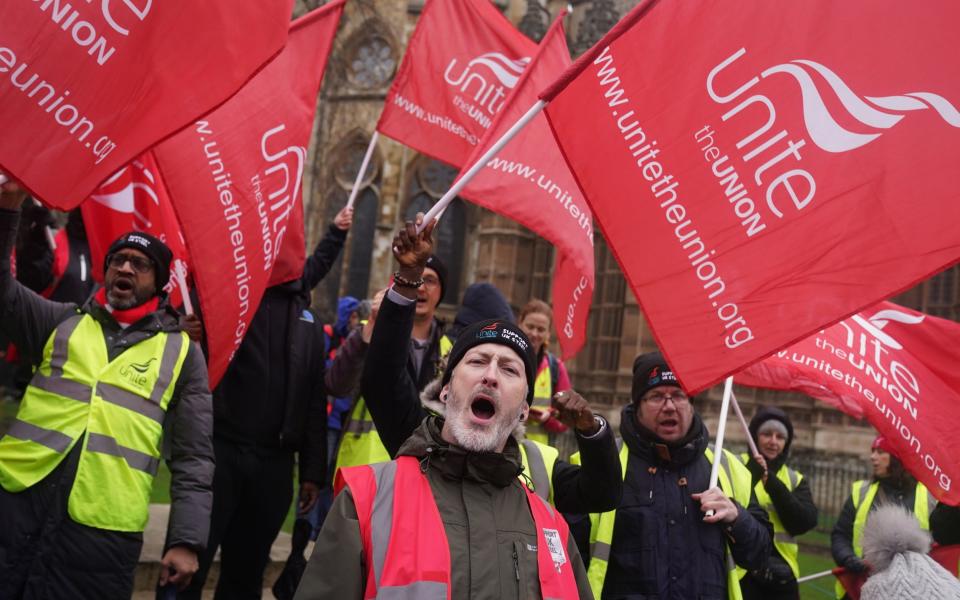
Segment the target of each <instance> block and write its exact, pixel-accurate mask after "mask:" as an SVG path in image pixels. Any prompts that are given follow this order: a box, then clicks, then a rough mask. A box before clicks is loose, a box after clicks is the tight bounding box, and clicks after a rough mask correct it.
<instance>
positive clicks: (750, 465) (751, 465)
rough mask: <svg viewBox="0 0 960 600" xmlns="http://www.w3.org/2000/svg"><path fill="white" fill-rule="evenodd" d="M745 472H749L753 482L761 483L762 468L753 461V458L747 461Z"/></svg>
mask: <svg viewBox="0 0 960 600" xmlns="http://www.w3.org/2000/svg"><path fill="white" fill-rule="evenodd" d="M747 470H748V471H750V475H752V476H753V480H754V481H763V467H761V466H760V463H758V462H757V461H755V460H753V457H752V456H751V457H750V460H748V461H747Z"/></svg>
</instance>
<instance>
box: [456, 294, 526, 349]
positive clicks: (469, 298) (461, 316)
mask: <svg viewBox="0 0 960 600" xmlns="http://www.w3.org/2000/svg"><path fill="white" fill-rule="evenodd" d="M486 319H500V320H501V321H508V322H510V323H513V322H514V317H513V309H511V308H510V303H509V302H507V299H506V298H504V297H503V294H502V293H501V292H500V290H498V289H497V288H496V286H494V285H493V284H491V283H474V284H471V285H470V286H468V287H467V289H466V291H465V292H464V293H463V303H462V304H461V305H460V310H458V311H457V316H456V318H454V320H453V325H452V326H451V327H450V329H449V330H448V331H447V334H448V335H449V336H450V338H451V339H452V340H456V339H457V336H458V335H460V332H461V331H463V330H464V329H465V328H466V327H469V326H470V325H473V324H474V323H476V322H478V321H484V320H486Z"/></svg>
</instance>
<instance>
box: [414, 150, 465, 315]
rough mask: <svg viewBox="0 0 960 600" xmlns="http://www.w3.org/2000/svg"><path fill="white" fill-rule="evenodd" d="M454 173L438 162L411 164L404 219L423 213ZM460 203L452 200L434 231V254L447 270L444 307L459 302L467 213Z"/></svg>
mask: <svg viewBox="0 0 960 600" xmlns="http://www.w3.org/2000/svg"><path fill="white" fill-rule="evenodd" d="M456 176H457V171H456V169H454V168H453V167H450V166H448V165H445V164H443V163H442V162H440V161H437V160H431V159H429V158H427V157H420V158H419V159H418V160H417V161H415V163H414V165H413V176H412V177H411V178H410V183H409V185H408V187H407V209H406V210H405V211H404V213H403V217H404V219H413V218H414V217H415V216H416V214H417V213H418V212H422V213H426V212H427V211H428V210H430V207H431V206H433V205H434V204H435V203H436V201H437V200H439V199H440V197H441V196H443V194H444V192H446V191H447V190H448V189H450V186H451V185H452V184H453V180H454V179H455V178H456ZM466 210H467V209H466V206H465V205H464V203H463V200H461V199H460V198H455V199H454V201H453V202H451V203H450V206H448V207H447V210H446V211H445V212H444V214H443V217H442V218H441V219H440V224H439V225H438V226H437V230H436V231H434V234H433V236H434V241H435V243H436V254H437V256H439V257H440V260H442V261H443V264H444V265H446V267H447V282H446V288H445V291H444V303H445V304H457V303H459V302H460V282H461V281H462V278H463V264H464V259H465V257H466V252H465V245H466V233H467V212H466Z"/></svg>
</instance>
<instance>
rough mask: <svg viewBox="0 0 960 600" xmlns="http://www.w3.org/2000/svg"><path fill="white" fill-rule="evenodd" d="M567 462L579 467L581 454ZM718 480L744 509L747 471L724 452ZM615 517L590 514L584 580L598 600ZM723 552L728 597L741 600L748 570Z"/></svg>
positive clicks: (709, 452)
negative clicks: (585, 578) (586, 564)
mask: <svg viewBox="0 0 960 600" xmlns="http://www.w3.org/2000/svg"><path fill="white" fill-rule="evenodd" d="M617 444H618V445H620V475H621V477H623V478H624V479H626V476H627V458H628V457H629V455H630V451H629V450H628V449H627V446H626V444H623V442H622V440H619V439H618V440H617ZM704 454H705V455H706V457H707V460H708V461H710V464H713V449H712V448H707V449H706V451H705V452H704ZM570 462H571V463H573V464H575V465H579V464H580V453H579V452H578V453H576V454H574V455H573V456H571V457H570ZM719 479H720V489H721V490H723V493H724V494H726V495H727V497H729V498H732V499H734V500H736V501H737V503H738V504H740V506H742V507H743V508H746V507H747V505H749V504H750V481H751V477H750V471H748V470H747V468H746V467H745V466H743V465H742V464H740V462H739V461H737V459H736V457H735V456H734V455H733V454H731V453H730V452H729V451H727V450H724V451H723V454H722V455H721V457H720V478H719ZM616 518H617V511H616V510H611V511H608V512H605V513H600V514H596V513H593V514H591V515H590V567H589V568H588V569H587V580H588V581H589V582H590V589H591V590H593V597H594V598H599V597H600V596H601V594H602V593H603V582H604V580H605V579H606V577H607V565H608V564H609V562H610V546H611V545H612V544H613V524H614V522H615V521H616ZM724 553H725V556H726V562H727V597H728V598H729V599H730V600H743V593H742V592H741V591H740V580H741V579H742V578H743V576H744V575H746V574H747V571H746V569H742V568H740V567H738V566H737V565H736V564H735V563H734V562H733V557H732V556H731V555H730V551H729V550H728V549H726V548H725V550H724Z"/></svg>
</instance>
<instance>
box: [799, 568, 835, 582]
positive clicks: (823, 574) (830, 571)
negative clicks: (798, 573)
mask: <svg viewBox="0 0 960 600" xmlns="http://www.w3.org/2000/svg"><path fill="white" fill-rule="evenodd" d="M827 575H833V569H828V570H826V571H820V572H819V573H814V574H812V575H805V576H803V577H801V578H800V579H798V580H797V583H804V582H806V581H813V580H814V579H820V578H821V577H826V576H827Z"/></svg>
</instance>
